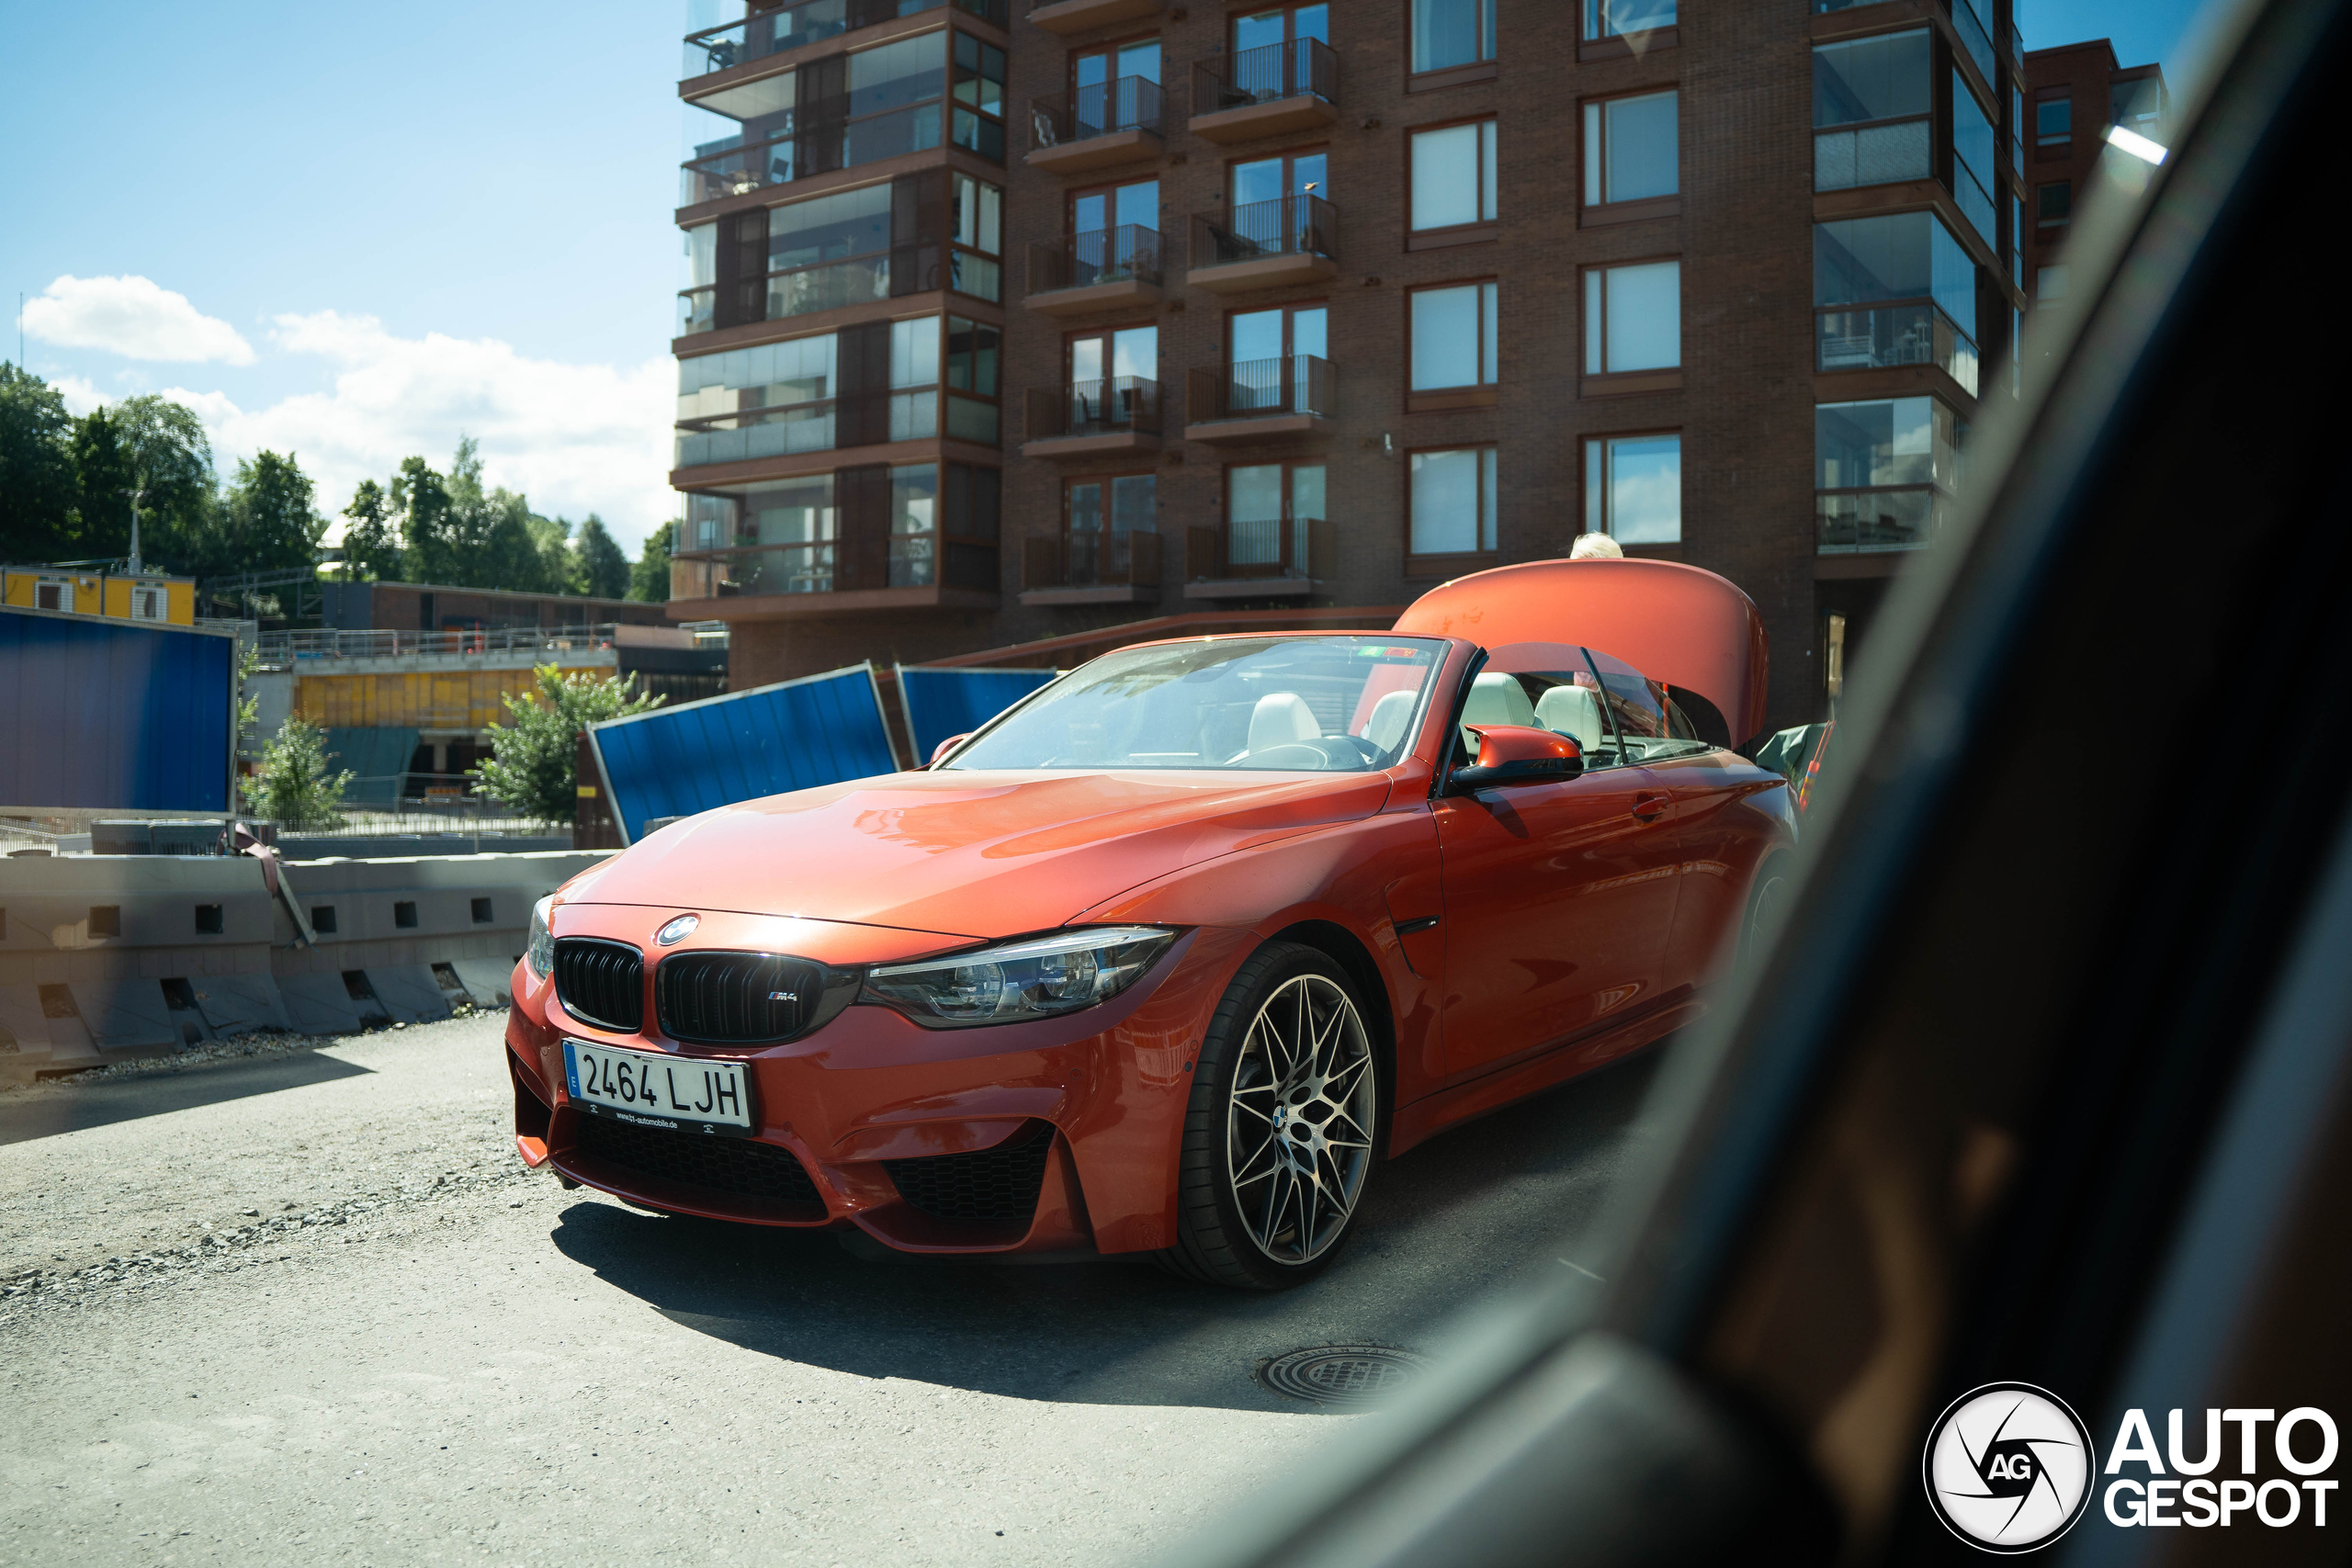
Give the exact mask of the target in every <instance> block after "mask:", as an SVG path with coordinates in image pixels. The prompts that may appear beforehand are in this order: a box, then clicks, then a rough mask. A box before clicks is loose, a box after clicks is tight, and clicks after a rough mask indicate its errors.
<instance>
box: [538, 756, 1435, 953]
mask: <svg viewBox="0 0 2352 1568" xmlns="http://www.w3.org/2000/svg"><path fill="white" fill-rule="evenodd" d="M1388 783H1389V781H1388V778H1387V775H1386V774H1385V773H1343V774H1330V773H1321V774H1306V775H1302V774H1298V773H1277V774H1258V775H1247V774H1245V775H1242V776H1240V777H1239V778H1237V777H1236V776H1235V775H1234V774H1232V773H1160V772H1149V773H1026V772H1024V773H982V772H963V771H955V772H948V773H893V774H889V775H888V776H885V777H882V778H873V779H858V780H854V781H851V782H849V783H845V784H827V785H824V786H822V787H820V788H817V789H804V790H798V791H796V792H794V793H792V794H790V795H770V796H768V797H767V798H765V799H763V800H751V801H745V802H743V803H741V804H740V805H736V806H727V807H720V808H718V810H716V811H707V812H704V813H703V814H702V815H700V816H698V817H691V818H687V819H686V820H684V821H683V822H679V823H675V824H673V825H672V826H670V827H668V828H664V829H662V830H661V831H660V832H658V833H655V834H653V835H652V836H650V838H648V839H646V840H644V841H643V842H642V843H639V844H638V845H636V846H635V847H633V848H631V849H629V850H628V851H627V852H624V853H622V854H620V855H618V856H616V857H615V858H614V859H612V860H610V861H608V862H606V863H605V865H604V866H603V867H602V868H601V869H599V870H597V871H594V872H592V873H590V874H588V875H587V876H586V877H584V878H582V880H581V881H580V882H578V883H575V884H573V885H572V886H571V889H570V890H569V891H567V892H566V893H565V895H564V902H566V903H567V904H639V905H657V906H661V907H662V908H682V909H701V910H731V911H736V912H740V913H744V914H766V915H802V916H807V917H809V918H812V919H828V920H844V921H854V922H856V923H859V924H864V925H876V926H895V927H899V928H902V929H906V930H913V931H938V932H944V933H951V934H958V935H963V936H969V937H974V938H987V937H1000V936H1014V935H1018V934H1020V933H1022V932H1024V931H1044V930H1047V929H1050V928H1052V927H1054V926H1057V925H1060V924H1062V923H1063V922H1065V921H1067V920H1069V919H1071V918H1072V917H1073V916H1076V915H1077V914H1079V913H1080V911H1082V910H1085V909H1087V908H1091V907H1092V906H1094V905H1096V904H1099V903H1101V902H1103V900H1104V899H1105V898H1108V897H1112V896H1114V894H1118V893H1122V892H1125V890H1126V889H1128V888H1130V887H1134V886H1138V885H1139V884H1142V883H1145V882H1148V881H1151V880H1152V879H1154V878H1155V877H1160V876H1165V875H1167V874H1170V872H1174V871H1181V870H1182V869H1183V868H1184V867H1185V866H1188V865H1193V864H1196V863H1199V862H1201V861H1204V860H1208V859H1210V858H1212V857H1214V856H1216V855H1222V854H1227V853H1229V852H1232V851H1235V850H1239V849H1247V848H1249V847H1250V846H1251V845H1253V844H1259V843H1266V842H1270V841H1272V840H1276V839H1283V838H1288V837H1291V836H1293V835H1295V834H1297V833H1301V832H1305V831H1307V830H1308V829H1314V828H1317V827H1320V826H1324V825H1327V824H1330V823H1336V822H1350V821H1355V820H1357V819H1359V818H1364V817H1369V816H1371V815H1372V814H1373V813H1374V812H1375V811H1378V810H1379V809H1380V808H1381V807H1382V805H1383V804H1385V801H1386V800H1387V797H1388Z"/></svg>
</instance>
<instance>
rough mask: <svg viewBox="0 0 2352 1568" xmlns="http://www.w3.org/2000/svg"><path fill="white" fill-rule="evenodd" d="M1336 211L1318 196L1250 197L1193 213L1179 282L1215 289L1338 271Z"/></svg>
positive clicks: (1237, 289)
mask: <svg viewBox="0 0 2352 1568" xmlns="http://www.w3.org/2000/svg"><path fill="white" fill-rule="evenodd" d="M1339 254H1340V211H1339V209H1337V208H1335V207H1333V206H1332V205H1331V204H1330V203H1329V202H1328V201H1326V200H1324V199H1323V198H1322V197H1319V196H1284V197H1275V198H1274V199H1273V200H1272V201H1252V202H1249V203H1247V204H1245V205H1243V206H1240V207H1236V208H1233V209H1230V210H1228V211H1224V212H1196V213H1194V214H1193V254H1192V270H1191V271H1189V272H1187V273H1186V274H1185V275H1184V281H1185V282H1186V283H1188V284H1190V285H1191V286H1192V287H1193V288H1205V289H1208V290H1209V291H1210V292H1211V293H1215V294H1238V293H1242V292H1245V291H1247V290H1249V289H1252V288H1285V287H1287V286H1289V285H1291V284H1296V283H1317V282H1320V281H1322V280H1324V279H1326V278H1331V277H1336V276H1339V273H1340V262H1339Z"/></svg>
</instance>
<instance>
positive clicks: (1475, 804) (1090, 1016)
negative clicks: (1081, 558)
mask: <svg viewBox="0 0 2352 1568" xmlns="http://www.w3.org/2000/svg"><path fill="white" fill-rule="evenodd" d="M1764 678H1765V647H1764V639H1763V634H1762V629H1761V626H1760V623H1759V622H1758V617H1757V615H1756V611H1755V607H1754V605H1753V604H1750V603H1749V602H1748V600H1747V597H1746V596H1745V595H1744V594H1742V593H1740V592H1739V591H1738V590H1737V589H1736V588H1735V587H1733V586H1732V585H1731V584H1730V583H1728V582H1726V581H1724V580H1723V579H1721V578H1719V577H1716V576H1714V575H1713V574H1712V573H1708V572H1704V571H1701V570H1696V569H1694V568H1690V567H1684V566H1679V565H1674V564H1670V563H1664V562H1657V561H1638V560H1593V561H1573V562H1570V561H1545V562H1537V563H1533V564H1531V565H1525V566H1519V567H1506V568H1501V569H1498V570H1493V571H1487V572H1481V573H1478V574H1476V575H1474V576H1470V577H1466V578H1463V579H1459V580H1457V581H1453V582H1451V583H1448V584H1446V585H1444V586H1443V587H1441V588H1439V589H1437V590H1434V591H1433V592H1430V594H1428V595H1426V596H1425V597H1424V598H1422V599H1421V600H1420V601H1419V603H1417V604H1414V605H1413V606H1412V607H1411V608H1410V609H1408V611H1407V612H1406V614H1405V615H1404V616H1403V617H1402V618H1401V619H1399V620H1398V622H1397V626H1395V627H1394V628H1393V629H1391V630H1388V631H1383V632H1362V633H1345V632H1324V633H1288V632H1282V633H1270V634H1265V635H1241V636H1226V637H1196V638H1188V639H1184V640H1181V641H1169V642H1157V643H1145V644H1139V645H1136V646H1134V647H1129V648H1125V649H1119V650H1118V651H1116V652H1114V653H1109V654H1105V655H1104V656H1103V657H1102V658H1099V659H1096V660H1092V661H1091V662H1090V663H1088V664H1085V665H1083V666H1081V667H1080V668H1079V669H1077V670H1074V671H1070V672H1069V673H1068V674H1066V675H1063V676H1061V677H1060V678H1059V679H1057V680H1056V681H1054V682H1051V683H1050V684H1048V685H1046V686H1045V687H1043V688H1041V689H1040V690H1039V691H1037V692H1036V693H1035V694H1033V695H1031V696H1030V697H1028V698H1027V699H1026V700H1024V701H1023V702H1022V703H1020V704H1018V705H1015V706H1014V707H1012V709H1010V710H1008V711H1007V712H1005V713H1003V714H1001V715H1000V716H998V717H997V718H995V719H993V720H991V721H990V722H989V724H988V725H987V726H986V727H985V728H981V729H979V730H978V731H977V732H975V733H973V734H971V735H968V736H959V737H957V738H956V739H953V740H950V741H948V742H947V743H946V744H945V745H944V746H943V747H942V748H941V749H940V752H939V754H938V755H937V756H935V757H934V758H933V760H932V761H931V763H930V765H929V766H928V767H926V768H923V769H921V770H918V771H916V772H912V773H894V774H890V775H888V776H886V777H881V778H870V779H859V780H854V781H852V782H849V783H844V784H831V785H827V786H824V787H821V788H817V789H808V790H801V791H798V792H797V793H794V794H790V795H775V796H771V797H769V798H766V799H763V800H753V801H747V802H744V803H742V804H741V805H736V806H729V807H722V808H720V809H718V810H715V811H709V812H706V813H704V814H702V815H700V816H697V817H693V818H687V819H685V820H684V821H681V822H678V823H675V824H673V826H670V827H668V828H664V829H662V830H661V831H659V832H656V833H654V834H652V835H650V837H648V838H646V839H645V840H643V841H642V842H640V843H639V844H637V845H636V846H635V847H633V848H631V849H629V850H628V851H626V852H623V853H621V854H619V855H617V856H616V857H614V858H613V859H611V860H609V861H607V862H605V863H604V864H602V865H601V866H598V867H595V868H594V869H592V870H590V871H588V872H585V873H583V874H581V875H579V876H578V877H575V878H574V879H572V880H571V882H570V883H568V884H566V885H565V886H563V887H562V888H561V889H560V890H559V891H558V892H557V893H556V894H554V895H553V896H552V897H549V898H548V899H547V900H545V901H544V902H543V903H542V904H541V906H540V908H538V909H537V911H535V913H534V918H533V923H532V931H531V940H530V951H529V952H528V953H526V955H525V957H524V959H523V961H522V962H521V963H520V964H517V966H516V968H515V980H514V991H513V995H514V1000H515V1006H514V1008H513V1010H512V1011H511V1013H510V1015H509V1021H508V1024H507V1031H506V1041H507V1046H508V1065H509V1066H510V1067H511V1069H512V1071H513V1074H514V1079H515V1145H516V1147H517V1149H518V1150H519V1152H520V1153H521V1155H522V1157H523V1158H524V1159H525V1160H526V1162H528V1163H529V1164H531V1165H532V1166H535V1167H537V1166H552V1167H553V1168H554V1169H555V1170H556V1172H557V1173H558V1174H559V1175H560V1176H561V1177H562V1178H563V1179H566V1180H567V1181H571V1182H579V1183H584V1184H586V1185H588V1186H591V1187H595V1188H599V1189H602V1190H605V1191H607V1192H611V1193H614V1194H616V1195H617V1196H619V1197H621V1198H624V1199H626V1200H628V1201H630V1202H632V1203H636V1204H639V1205H641V1206H644V1207H647V1208H651V1209H657V1210H665V1211H669V1212H673V1213H687V1214H698V1215H704V1216H709V1217H714V1218H719V1219H729V1220H738V1221H744V1222H749V1223H752V1224H771V1225H805V1226H836V1227H840V1226H855V1227H857V1228H858V1229H860V1230H862V1231H864V1232H865V1234H866V1235H868V1236H870V1237H872V1238H874V1240H876V1241H878V1242H880V1243H882V1244H883V1245H885V1246H888V1247H895V1248H898V1249H900V1250H902V1251H907V1252H915V1253H987V1252H1031V1253H1100V1254H1118V1253H1131V1254H1136V1255H1153V1256H1156V1257H1157V1258H1159V1260H1160V1261H1162V1262H1164V1263H1166V1264H1168V1265H1169V1266H1170V1267H1172V1268H1174V1269H1177V1270H1178V1271H1180V1272H1182V1273H1186V1274H1190V1275H1192V1276H1194V1277H1196V1278H1199V1279H1203V1280H1213V1281H1216V1282H1220V1283H1224V1284H1228V1285H1233V1286H1238V1287H1243V1288H1253V1289H1276V1288H1280V1287H1283V1286H1285V1285H1290V1284H1295V1283H1297V1282H1299V1281H1301V1280H1306V1279H1309V1278H1311V1277H1313V1276H1314V1275H1315V1274H1316V1273H1317V1272H1318V1271H1319V1270H1320V1269H1323V1268H1324V1267H1326V1266H1327V1265H1328V1264H1329V1263H1330V1261H1331V1259H1332V1258H1334V1257H1335V1256H1336V1255H1337V1254H1338V1252H1339V1250H1340V1247H1342V1246H1343V1245H1345V1243H1346V1241H1347V1239H1348V1236H1349V1234H1350V1232H1351V1229H1352V1228H1353V1225H1354V1222H1355V1219H1356V1215H1357V1213H1359V1211H1360V1209H1361V1208H1362V1205H1363V1197H1364V1192H1365V1190H1366V1188H1367V1186H1368V1184H1369V1183H1370V1182H1371V1180H1372V1179H1373V1175H1374V1170H1375V1169H1376V1168H1377V1167H1378V1166H1379V1164H1380V1162H1381V1161H1382V1160H1384V1159H1385V1158H1386V1157H1387V1156H1393V1155H1396V1154H1398V1153H1400V1152H1402V1151H1403V1150H1405V1149H1408V1148H1409V1147H1411V1146H1412V1145H1415V1144H1417V1143H1419V1142H1420V1141H1421V1140H1422V1139H1425V1138H1428V1137H1430V1135H1432V1134H1436V1133H1438V1132H1440V1131H1442V1130H1443V1129H1444V1128H1446V1127H1449V1126H1452V1125H1453V1124H1454V1123H1456V1122H1462V1121H1464V1120H1467V1119H1469V1118H1471V1117H1474V1116H1476V1115H1479V1114H1481V1113H1483V1112H1485V1111H1492V1110H1495V1109H1497V1108H1498V1107H1500V1106H1502V1105H1505V1104H1508V1103H1510V1102H1511V1101H1513V1100H1519V1099H1521V1098H1522V1097H1524V1096H1526V1095H1529V1094H1532V1093H1534V1092H1536V1091H1537V1090H1540V1089H1545V1088H1547V1087H1549V1086H1551V1085H1553V1084H1556V1083H1558V1082H1560V1081H1561V1080H1563V1079H1565V1078H1567V1077H1572V1076H1574V1075H1576V1074H1577V1073H1580V1072H1584V1071H1587V1070H1589V1069H1590V1068H1592V1067H1595V1066H1599V1065H1600V1064H1602V1063H1604V1062H1608V1061H1611V1060H1612V1059H1614V1058H1616V1057H1619V1056H1622V1055H1624V1054H1625V1053H1627V1052H1630V1051H1633V1050H1635V1049H1638V1048H1639V1047H1641V1046H1643V1045H1645V1044H1647V1043H1651V1042H1653V1041H1655V1040H1657V1039H1658V1038H1659V1037H1660V1036H1662V1035H1664V1034H1666V1033H1667V1032H1670V1031H1671V1030H1673V1029H1675V1028H1677V1027H1678V1026H1679V1025H1680V1024H1682V1023H1684V1022H1686V1021H1689V1020H1690V1019H1691V1017H1692V1016H1694V1014H1695V1012H1696V1010H1698V1009H1699V1008H1701V1007H1702V1006H1703V1005H1704V996H1705V987H1706V984H1707V982H1708V981H1709V979H1710V978H1711V976H1713V973H1714V972H1715V971H1716V970H1717V969H1718V967H1719V966H1720V965H1721V964H1723V963H1724V961H1725V959H1726V958H1727V956H1728V955H1729V953H1730V951H1731V950H1732V949H1733V948H1734V947H1735V945H1736V941H1737V939H1738V938H1739V937H1740V935H1741V934H1742V933H1743V932H1744V931H1747V930H1748V929H1751V928H1752V926H1753V923H1754V922H1755V921H1756V920H1758V919H1760V918H1761V915H1762V911H1763V909H1764V908H1765V907H1766V906H1767V905H1768V904H1769V903H1770V899H1771V897H1772V895H1773V891H1774V889H1775V888H1776V887H1777V886H1779V884H1780V882H1781V871H1780V865H1781V857H1782V855H1783V852H1785V850H1786V849H1787V847H1788V846H1789V845H1790V844H1791V842H1792V838H1793V832H1794V827H1793V817H1792V811H1791V807H1790V804H1789V799H1788V790H1787V785H1786V782H1785V781H1784V780H1783V779H1782V778H1781V776H1780V775H1779V774H1777V773H1770V772H1768V771H1766V770H1764V769H1762V768H1758V767H1756V766H1754V765H1753V764H1751V763H1749V762H1748V761H1747V760H1745V759H1744V758H1742V757H1741V756H1739V755H1738V754H1737V753H1736V752H1735V751H1734V750H1731V747H1732V745H1733V743H1734V742H1735V741H1736V740H1739V739H1747V738H1749V737H1752V736H1754V735H1756V734H1758V733H1759V732H1760V731H1761V729H1762V728H1763V718H1764V713H1763V708H1764Z"/></svg>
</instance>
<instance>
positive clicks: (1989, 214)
mask: <svg viewBox="0 0 2352 1568" xmlns="http://www.w3.org/2000/svg"><path fill="white" fill-rule="evenodd" d="M1951 194H1952V195H1953V197H1956V198H1957V199H1958V200H1959V202H1960V215H1961V216H1962V217H1963V218H1965V219H1967V220H1968V221H1969V223H1970V224H1971V225H1972V226H1973V228H1974V229H1975V231H1976V234H1977V237H1978V238H1979V239H1981V240H1983V241H1984V242H1985V248H1986V249H1987V250H1991V249H1994V248H1996V246H1997V245H1998V243H1999V237H2000V232H2001V231H2000V230H1999V229H1998V228H1996V226H1995V220H1994V217H1993V198H1992V197H1991V196H1990V195H1988V194H1987V193H1986V191H1985V182H1984V181H1983V180H1980V179H1978V178H1977V177H1976V171H1975V170H1973V169H1972V168H1970V167H1969V166H1968V161H1967V160H1966V159H1964V158H1962V157H1961V156H1960V154H1959V153H1958V152H1954V153H1953V154H1952V160H1951Z"/></svg>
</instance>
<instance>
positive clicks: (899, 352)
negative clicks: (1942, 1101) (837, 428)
mask: <svg viewBox="0 0 2352 1568" xmlns="http://www.w3.org/2000/svg"><path fill="white" fill-rule="evenodd" d="M939 330H940V319H939V318H938V317H937V316H917V317H915V318H914V319H913V320H912V321H892V322H891V323H890V425H889V439H890V440H892V441H927V440H929V439H930V438H931V437H932V436H934V435H936V434H939V396H938V391H937V389H938V386H939ZM866 434H868V435H869V436H870V435H871V434H872V432H870V431H869V432H867V433H866ZM844 445H856V443H844Z"/></svg>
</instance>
